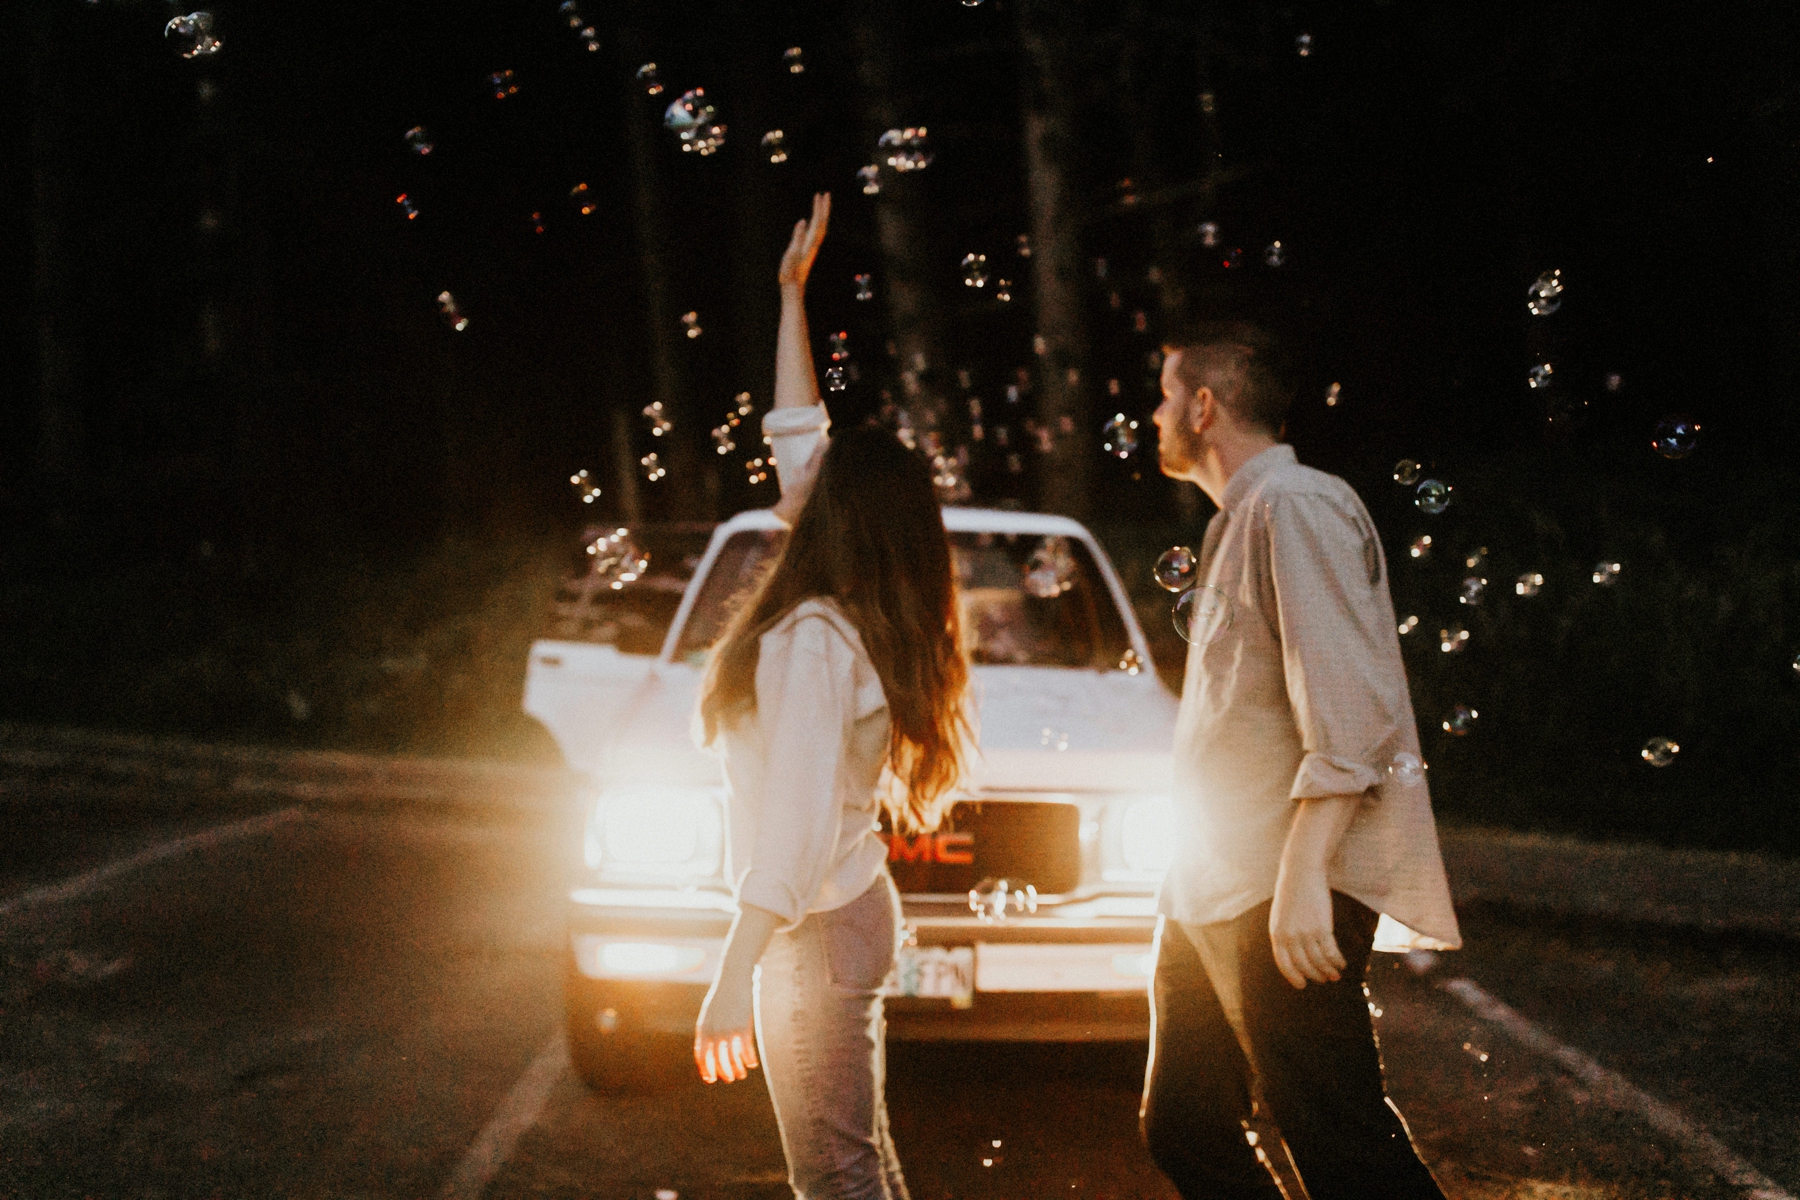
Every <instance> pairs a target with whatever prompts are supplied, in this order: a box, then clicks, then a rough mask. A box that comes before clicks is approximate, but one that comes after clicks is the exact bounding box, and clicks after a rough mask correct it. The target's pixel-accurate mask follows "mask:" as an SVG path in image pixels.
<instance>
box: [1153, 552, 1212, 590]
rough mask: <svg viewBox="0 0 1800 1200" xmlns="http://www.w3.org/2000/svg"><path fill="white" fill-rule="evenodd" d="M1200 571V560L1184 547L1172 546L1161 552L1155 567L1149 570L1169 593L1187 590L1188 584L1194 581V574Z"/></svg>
mask: <svg viewBox="0 0 1800 1200" xmlns="http://www.w3.org/2000/svg"><path fill="white" fill-rule="evenodd" d="M1199 569H1200V560H1199V559H1198V558H1196V557H1195V556H1194V552H1193V551H1192V550H1190V549H1188V548H1187V547H1186V546H1172V547H1170V548H1169V549H1167V550H1164V551H1163V552H1162V557H1161V558H1159V559H1157V560H1156V565H1155V566H1154V567H1152V568H1151V569H1150V572H1151V574H1152V575H1154V576H1155V577H1156V582H1157V583H1159V584H1161V585H1162V586H1163V587H1165V588H1167V589H1168V590H1169V591H1171V592H1180V591H1185V590H1187V586H1188V584H1190V583H1192V582H1193V581H1194V572H1195V571H1197V570H1199Z"/></svg>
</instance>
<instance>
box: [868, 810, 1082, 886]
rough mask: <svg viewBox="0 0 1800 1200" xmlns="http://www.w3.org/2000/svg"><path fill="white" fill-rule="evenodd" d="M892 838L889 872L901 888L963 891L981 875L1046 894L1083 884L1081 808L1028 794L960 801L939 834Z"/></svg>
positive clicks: (890, 836) (984, 877) (951, 811)
mask: <svg viewBox="0 0 1800 1200" xmlns="http://www.w3.org/2000/svg"><path fill="white" fill-rule="evenodd" d="M885 836H887V839H888V870H889V871H890V872H892V874H893V876H894V882H895V884H897V885H898V886H899V888H900V891H901V892H902V893H905V894H908V895H959V894H961V893H964V892H967V891H968V890H969V889H970V888H972V887H974V886H975V885H976V884H978V883H980V882H981V881H982V880H984V879H1005V880H1007V881H1008V882H1010V883H1011V884H1012V885H1013V886H1014V887H1015V888H1022V887H1024V886H1025V885H1026V884H1030V885H1031V886H1032V887H1035V888H1036V889H1037V890H1038V891H1039V893H1041V894H1044V895H1060V894H1062V893H1064V892H1072V891H1074V890H1075V888H1076V887H1077V886H1078V885H1079V884H1080V882H1081V810H1080V809H1079V808H1077V807H1076V806H1075V805H1073V804H1064V803H1043V802H1038V801H1028V800H963V801H960V802H958V803H957V804H956V806H955V807H954V808H952V809H951V810H950V815H949V816H948V817H946V818H945V820H944V823H943V825H942V826H941V827H939V829H938V830H937V832H936V833H931V834H918V835H916V836H914V837H909V838H896V837H894V836H892V835H891V834H887V835H885Z"/></svg>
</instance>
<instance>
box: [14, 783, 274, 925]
mask: <svg viewBox="0 0 1800 1200" xmlns="http://www.w3.org/2000/svg"><path fill="white" fill-rule="evenodd" d="M306 815H307V814H306V812H305V811H304V810H302V809H298V808H283V809H278V810H277V811H275V812H271V813H264V814H263V815H262V816H260V817H251V818H249V819H248V820H243V821H233V822H231V823H230V824H227V825H215V826H213V827H212V828H211V829H202V830H201V831H200V832H198V833H190V834H188V835H187V836H186V837H178V838H174V839H172V840H170V841H167V842H159V843H157V844H156V845H154V846H150V847H147V848H146V849H143V850H139V851H138V852H137V853H136V854H131V855H127V856H126V857H124V858H120V859H115V860H113V861H112V862H109V863H105V864H103V865H101V866H98V867H95V868H94V869H93V870H91V871H83V872H82V873H81V874H79V875H72V876H70V877H69V878H68V879H65V880H63V881H62V882H61V883H50V884H45V885H44V886H43V887H37V888H32V889H31V890H30V891H26V892H20V893H19V894H18V895H16V896H13V897H11V898H10V899H7V900H0V917H10V916H12V915H14V914H15V913H20V912H24V911H25V910H26V909H29V908H36V907H38V906H39V905H43V904H60V903H61V902H63V901H65V900H74V899H76V898H78V897H80V896H84V895H86V894H87V893H89V892H91V891H94V890H95V889H96V888H99V887H101V886H102V885H104V884H107V883H110V882H111V881H113V880H114V879H117V878H118V877H119V876H121V875H129V874H130V873H131V872H133V871H136V870H140V869H142V868H144V867H147V866H150V865H151V864H153V863H159V862H162V861H164V860H165V859H170V858H179V857H181V856H182V855H184V854H191V853H192V852H194V851H195V850H206V849H209V848H211V847H213V846H222V845H224V844H225V843H226V842H231V841H236V840H238V839H239V838H247V837H255V836H257V835H258V834H263V833H267V832H269V831H270V830H271V829H278V828H280V827H281V826H283V825H287V824H291V823H292V822H294V821H301V820H305V819H306Z"/></svg>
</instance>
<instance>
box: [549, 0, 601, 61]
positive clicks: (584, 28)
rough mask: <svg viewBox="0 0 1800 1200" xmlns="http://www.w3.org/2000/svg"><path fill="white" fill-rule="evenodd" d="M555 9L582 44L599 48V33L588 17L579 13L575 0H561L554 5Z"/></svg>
mask: <svg viewBox="0 0 1800 1200" xmlns="http://www.w3.org/2000/svg"><path fill="white" fill-rule="evenodd" d="M556 11H557V12H559V13H561V14H562V16H563V20H565V21H567V22H568V23H569V28H570V29H573V30H574V31H575V36H576V37H578V38H580V39H581V44H582V45H584V46H586V47H587V48H588V49H589V50H598V49H600V35H599V34H598V33H596V32H595V31H594V27H593V25H591V24H590V23H589V22H588V19H587V18H586V17H584V16H582V15H581V5H580V4H579V3H577V0H562V3H561V4H559V5H557V6H556Z"/></svg>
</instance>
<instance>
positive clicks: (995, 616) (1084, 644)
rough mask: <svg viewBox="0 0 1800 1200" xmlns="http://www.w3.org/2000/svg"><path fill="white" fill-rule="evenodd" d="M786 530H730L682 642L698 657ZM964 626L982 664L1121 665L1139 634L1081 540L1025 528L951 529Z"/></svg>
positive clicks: (685, 655)
mask: <svg viewBox="0 0 1800 1200" xmlns="http://www.w3.org/2000/svg"><path fill="white" fill-rule="evenodd" d="M785 537H786V534H785V533H784V532H782V531H780V530H744V531H741V532H739V533H735V534H733V535H732V536H731V538H730V540H728V541H727V542H726V543H725V545H724V546H723V547H722V548H721V549H720V551H719V557H718V559H717V561H715V562H714V563H713V567H712V570H711V571H709V572H708V573H707V576H706V580H705V582H704V583H702V584H701V588H700V594H699V596H698V597H696V599H695V602H694V610H693V612H692V613H691V614H689V616H688V619H687V623H686V624H685V625H684V626H683V628H682V631H681V640H680V644H679V645H677V646H676V648H675V657H676V658H677V659H678V660H682V661H687V662H694V663H698V662H699V661H700V660H701V659H702V658H704V656H705V654H706V651H707V650H708V649H710V648H711V647H712V644H713V642H714V641H715V640H717V639H718V637H719V635H720V633H721V632H723V630H724V626H725V622H726V621H727V620H728V619H729V618H730V616H731V613H732V611H733V608H734V604H735V603H736V602H737V599H738V597H739V596H740V595H742V594H743V592H744V590H745V589H746V588H747V587H749V586H750V585H751V584H752V583H753V582H754V581H755V580H756V578H757V576H758V573H759V572H760V570H762V569H763V568H765V567H766V566H767V565H768V564H770V563H772V562H773V561H774V560H775V556H776V555H777V554H778V553H779V552H780V550H781V545H782V542H783V539H784V538H785ZM950 549H951V553H952V555H953V556H954V558H955V564H956V575H957V584H958V587H959V589H960V594H961V597H962V618H963V633H964V636H965V637H966V638H967V639H968V642H969V653H970V657H971V659H972V660H973V661H974V662H975V663H977V664H988V665H1005V666H1030V667H1085V668H1090V669H1094V670H1117V669H1118V668H1119V666H1120V664H1121V662H1122V661H1123V660H1124V659H1125V658H1126V657H1127V656H1126V653H1125V652H1126V651H1127V650H1128V649H1130V647H1131V639H1130V637H1129V635H1128V634H1127V633H1126V630H1125V622H1124V620H1123V618H1121V617H1120V615H1119V610H1118V607H1117V605H1116V604H1114V602H1113V597H1112V593H1111V592H1110V591H1109V590H1108V589H1107V586H1106V581H1105V579H1104V578H1103V577H1102V576H1101V574H1100V570H1099V567H1098V566H1097V565H1096V564H1095V562H1094V557H1093V555H1092V553H1090V552H1089V550H1088V548H1087V546H1086V545H1085V544H1084V543H1083V542H1081V541H1080V540H1078V539H1076V538H1068V537H1044V536H1040V535H1037V534H1020V533H952V534H951V535H950Z"/></svg>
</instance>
